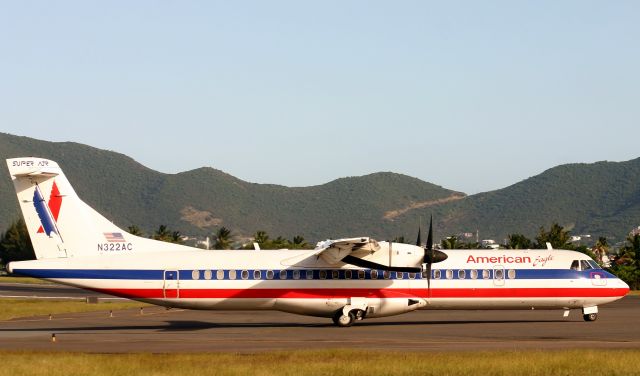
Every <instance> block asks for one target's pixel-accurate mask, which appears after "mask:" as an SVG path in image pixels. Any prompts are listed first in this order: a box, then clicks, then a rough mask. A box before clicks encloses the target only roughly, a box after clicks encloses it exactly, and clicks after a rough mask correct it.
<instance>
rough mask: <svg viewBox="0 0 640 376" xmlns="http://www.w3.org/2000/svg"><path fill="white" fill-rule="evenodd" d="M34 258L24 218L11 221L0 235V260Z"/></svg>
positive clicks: (5, 261) (3, 261)
mask: <svg viewBox="0 0 640 376" xmlns="http://www.w3.org/2000/svg"><path fill="white" fill-rule="evenodd" d="M35 258H36V255H35V253H34V252H33V246H32V245H31V238H29V232H28V231H27V225H26V224H25V222H24V219H22V218H20V219H18V220H17V221H13V222H12V223H11V226H9V228H8V229H7V231H6V232H4V233H3V234H2V237H0V261H1V262H2V263H4V264H6V263H9V262H11V261H20V260H34V259H35Z"/></svg>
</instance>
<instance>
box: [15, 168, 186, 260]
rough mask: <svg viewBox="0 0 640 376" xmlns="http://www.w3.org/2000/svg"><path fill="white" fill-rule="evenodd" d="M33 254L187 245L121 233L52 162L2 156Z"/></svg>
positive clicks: (53, 255) (40, 256) (69, 254)
mask: <svg viewBox="0 0 640 376" xmlns="http://www.w3.org/2000/svg"><path fill="white" fill-rule="evenodd" d="M7 166H8V167H9V174H10V175H11V178H12V179H13V185H14V187H15V189H16V193H17V195H18V202H19V204H20V209H21V210H22V215H23V216H24V220H25V223H26V224H27V230H28V231H29V236H30V237H31V243H32V244H33V249H34V251H35V254H36V258H38V259H43V258H58V257H74V256H88V255H97V254H101V253H131V252H141V251H164V250H176V249H189V247H184V246H180V245H176V244H170V243H164V242H160V241H155V240H151V239H146V238H141V237H137V236H134V235H131V234H128V233H126V232H125V231H123V230H122V229H120V228H118V227H117V226H116V225H114V224H113V223H111V222H110V221H109V220H107V219H106V218H104V217H103V216H102V215H100V214H99V213H98V212H96V211H95V210H93V209H92V208H91V207H90V206H89V205H87V204H85V203H84V202H83V201H82V200H80V198H79V197H78V195H77V194H76V192H75V191H74V190H73V187H72V186H71V184H70V183H69V181H68V180H67V178H66V177H65V176H64V173H63V172H62V169H61V168H60V167H59V166H58V164H57V163H56V162H53V161H50V160H47V159H41V158H14V159H7Z"/></svg>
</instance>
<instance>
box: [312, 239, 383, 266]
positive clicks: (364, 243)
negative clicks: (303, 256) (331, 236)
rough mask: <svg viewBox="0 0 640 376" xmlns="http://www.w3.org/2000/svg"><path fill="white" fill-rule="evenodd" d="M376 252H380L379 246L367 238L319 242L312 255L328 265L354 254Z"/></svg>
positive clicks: (373, 240)
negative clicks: (320, 258)
mask: <svg viewBox="0 0 640 376" xmlns="http://www.w3.org/2000/svg"><path fill="white" fill-rule="evenodd" d="M378 250H380V245H379V244H378V242H377V241H376V240H375V239H371V238H368V237H363V238H347V239H336V240H325V241H322V242H319V243H318V244H317V245H316V249H315V253H314V255H315V256H317V257H322V259H324V260H325V261H326V262H327V263H329V264H337V263H339V262H341V261H343V259H344V258H345V257H347V256H350V255H352V254H353V253H355V252H357V253H358V254H363V253H365V254H371V253H374V252H376V251H378ZM343 262H344V261H343Z"/></svg>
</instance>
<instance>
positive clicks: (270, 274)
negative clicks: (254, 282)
mask: <svg viewBox="0 0 640 376" xmlns="http://www.w3.org/2000/svg"><path fill="white" fill-rule="evenodd" d="M273 275H274V273H273V270H267V279H273Z"/></svg>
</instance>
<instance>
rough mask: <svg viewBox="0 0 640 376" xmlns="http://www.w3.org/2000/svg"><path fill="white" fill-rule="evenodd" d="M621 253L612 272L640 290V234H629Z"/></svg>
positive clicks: (633, 287)
mask: <svg viewBox="0 0 640 376" xmlns="http://www.w3.org/2000/svg"><path fill="white" fill-rule="evenodd" d="M619 255H620V257H619V258H618V260H616V262H615V263H614V264H613V267H612V272H613V273H615V274H616V275H617V276H618V277H619V278H620V279H622V280H624V281H625V282H626V283H627V284H628V285H629V287H631V289H632V290H640V234H635V235H629V237H627V242H626V244H625V245H624V246H623V247H622V248H621V249H620V252H619Z"/></svg>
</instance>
